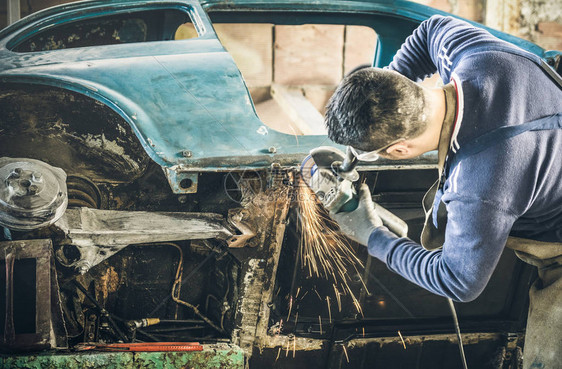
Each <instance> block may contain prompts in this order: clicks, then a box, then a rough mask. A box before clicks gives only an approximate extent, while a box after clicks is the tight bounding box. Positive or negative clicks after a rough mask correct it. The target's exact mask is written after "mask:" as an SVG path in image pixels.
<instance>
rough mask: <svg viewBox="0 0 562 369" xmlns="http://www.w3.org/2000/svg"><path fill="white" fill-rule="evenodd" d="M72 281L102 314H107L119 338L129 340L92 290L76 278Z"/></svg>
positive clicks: (124, 340)
mask: <svg viewBox="0 0 562 369" xmlns="http://www.w3.org/2000/svg"><path fill="white" fill-rule="evenodd" d="M72 283H74V285H75V286H76V287H78V289H79V290H80V291H82V293H83V294H84V296H86V298H88V300H90V301H91V302H92V303H93V304H94V305H95V306H96V308H97V309H98V310H99V311H100V313H101V314H107V320H108V321H109V324H111V326H112V327H113V329H114V330H115V332H116V333H117V335H118V336H119V338H121V339H122V340H123V342H129V339H128V338H127V336H125V334H124V333H123V332H122V331H121V329H119V327H118V326H117V323H115V321H114V320H113V318H112V316H111V315H112V314H110V313H109V312H108V311H107V310H105V309H104V308H103V307H102V306H101V305H100V304H99V302H98V301H97V300H96V299H95V298H94V297H93V296H92V295H90V292H88V290H87V289H86V288H85V287H84V286H82V284H80V282H78V281H77V280H76V279H74V280H72ZM119 320H121V319H119Z"/></svg>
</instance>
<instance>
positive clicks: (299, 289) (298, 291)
mask: <svg viewBox="0 0 562 369" xmlns="http://www.w3.org/2000/svg"><path fill="white" fill-rule="evenodd" d="M300 292H301V288H300V287H299V288H297V294H296V295H295V298H297V297H299V293H300Z"/></svg>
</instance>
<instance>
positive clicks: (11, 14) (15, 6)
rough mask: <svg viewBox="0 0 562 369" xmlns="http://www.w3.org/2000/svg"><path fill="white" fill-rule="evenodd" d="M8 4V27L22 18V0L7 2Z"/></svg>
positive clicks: (8, 0)
mask: <svg viewBox="0 0 562 369" xmlns="http://www.w3.org/2000/svg"><path fill="white" fill-rule="evenodd" d="M6 1H7V4H8V8H7V9H8V25H10V24H12V23H14V22H17V21H19V20H20V18H21V10H20V0H6Z"/></svg>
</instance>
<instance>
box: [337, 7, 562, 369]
mask: <svg viewBox="0 0 562 369" xmlns="http://www.w3.org/2000/svg"><path fill="white" fill-rule="evenodd" d="M541 63H544V62H542V61H541V60H540V58H538V57H536V56H535V55H531V54H529V53H527V52H525V51H523V50H521V49H519V48H517V47H515V46H513V45H511V44H509V43H507V42H504V41H501V40H499V39H497V38H495V37H493V36H492V35H491V34H489V33H488V32H487V31H485V30H482V29H479V28H475V27H473V26H471V25H470V24H468V23H466V22H463V21H460V20H457V19H454V18H450V17H442V16H434V17H432V18H430V19H428V20H427V21H425V22H423V23H422V24H421V25H420V26H419V27H418V28H417V29H416V30H415V31H414V33H413V34H412V35H411V36H410V37H409V38H408V39H407V40H406V42H405V43H404V45H403V46H402V48H401V49H400V50H399V51H398V53H397V54H396V56H395V57H394V60H393V61H392V63H391V64H390V66H389V67H388V69H384V70H383V69H376V68H367V69H363V70H360V71H358V72H356V73H354V74H352V75H350V76H348V77H346V78H345V79H344V80H343V81H342V83H341V84H340V86H339V87H338V89H337V90H336V92H335V93H334V95H333V96H332V98H331V100H330V102H329V104H328V107H327V112H326V124H327V127H328V134H329V137H330V138H331V139H332V140H333V141H335V142H337V143H340V144H345V145H349V146H351V147H352V148H353V150H354V151H355V153H356V155H357V156H358V157H359V159H363V160H373V159H375V158H376V156H377V155H380V156H382V157H385V158H388V159H408V158H413V157H416V156H418V155H420V154H422V153H425V152H428V151H432V150H435V149H438V157H439V169H440V170H439V172H440V180H439V181H438V183H436V185H435V187H434V188H433V192H432V194H435V196H434V197H433V196H431V195H430V197H429V198H428V199H426V200H429V201H427V202H426V201H425V200H424V203H426V204H425V205H426V206H427V210H429V212H428V219H427V221H426V227H425V228H424V232H423V233H422V237H421V239H422V244H423V245H424V246H425V247H426V248H428V249H431V250H428V249H424V248H422V247H421V246H420V245H419V244H417V243H415V242H413V241H412V240H410V239H408V238H399V237H397V236H395V235H394V234H392V233H391V232H389V231H388V230H387V229H386V228H385V227H383V226H382V223H381V221H380V219H378V218H377V216H376V214H374V212H373V209H374V205H373V203H372V200H371V196H370V193H369V190H368V188H366V186H363V187H361V189H360V205H359V207H358V208H357V209H356V210H355V211H353V212H351V213H338V214H333V215H332V216H333V217H334V218H335V220H336V221H337V222H338V223H339V224H340V227H341V228H342V230H343V231H344V232H345V233H347V234H348V235H349V236H350V237H352V238H354V239H355V240H357V241H358V242H360V243H362V244H364V245H367V247H368V250H369V253H370V254H371V255H373V256H375V257H377V258H378V259H380V260H382V261H383V262H385V263H386V264H387V265H388V267H389V268H390V269H391V270H393V271H394V272H396V273H398V274H400V275H402V276H403V277H405V278H407V279H408V280H410V281H412V282H414V283H416V284H418V285H420V286H422V287H424V288H426V289H427V290H429V291H431V292H434V293H436V294H439V295H442V296H446V297H449V298H451V299H453V300H456V301H471V300H473V299H475V298H476V297H477V296H478V295H479V294H480V293H481V292H482V290H483V289H484V287H485V286H486V284H487V283H488V280H489V279H490V276H491V274H492V272H493V270H494V268H495V267H496V265H497V262H498V260H499V258H500V255H501V253H502V251H503V249H504V247H505V245H506V242H508V236H510V235H511V236H516V237H517V238H512V237H510V239H509V242H508V246H510V247H512V248H514V249H516V250H517V252H518V256H519V257H521V258H522V259H523V260H525V261H527V262H529V263H531V264H533V265H536V266H538V267H539V280H538V281H537V282H536V283H535V284H534V286H533V288H532V289H531V291H530V296H531V306H530V312H529V318H528V326H527V332H526V343H525V350H524V351H525V352H524V367H525V368H529V367H536V368H562V339H561V338H560V337H561V333H560V332H562V278H561V277H562V256H561V255H562V244H561V243H560V242H562V180H561V178H562V129H560V128H562V118H561V115H560V114H559V113H561V112H562V90H561V87H560V86H559V85H558V82H557V81H556V79H557V78H559V76H557V75H556V74H555V73H554V72H553V71H552V70H548V69H547V68H548V67H544V66H541ZM436 72H438V73H439V75H440V76H441V78H442V79H443V81H444V83H445V84H446V85H445V86H444V87H442V88H436V89H427V88H424V87H422V86H421V85H419V84H417V83H416V82H419V81H421V80H423V79H424V78H425V77H427V76H429V75H432V74H434V73H436ZM437 248H439V249H437Z"/></svg>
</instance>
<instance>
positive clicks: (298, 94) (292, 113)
mask: <svg viewBox="0 0 562 369" xmlns="http://www.w3.org/2000/svg"><path fill="white" fill-rule="evenodd" d="M271 96H272V97H273V99H275V101H277V103H278V104H279V105H280V106H281V107H282V108H283V110H284V111H285V113H287V115H288V116H289V117H290V118H291V121H292V122H293V123H294V124H295V125H296V126H297V127H298V129H299V130H300V131H301V132H302V133H303V134H305V135H325V134H327V131H326V127H325V125H324V117H323V116H322V114H320V113H319V112H318V110H316V108H315V107H314V105H312V103H311V102H310V101H308V100H307V98H306V97H304V95H303V91H302V89H300V88H299V89H289V88H287V87H284V86H281V85H279V84H272V85H271Z"/></svg>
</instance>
